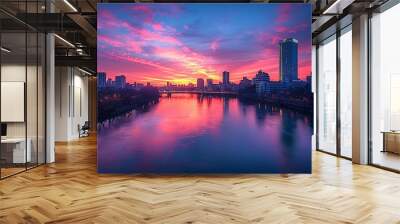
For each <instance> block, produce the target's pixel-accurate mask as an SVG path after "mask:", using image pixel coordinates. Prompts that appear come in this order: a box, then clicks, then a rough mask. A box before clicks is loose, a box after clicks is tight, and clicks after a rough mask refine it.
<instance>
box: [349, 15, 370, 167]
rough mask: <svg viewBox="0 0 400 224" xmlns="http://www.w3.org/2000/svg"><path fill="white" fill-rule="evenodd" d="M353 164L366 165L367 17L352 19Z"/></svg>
mask: <svg viewBox="0 0 400 224" xmlns="http://www.w3.org/2000/svg"><path fill="white" fill-rule="evenodd" d="M352 28H353V34H352V37H353V40H352V44H353V59H352V61H353V80H352V81H353V83H352V85H353V90H352V91H353V102H352V104H353V105H352V106H353V114H352V115H353V116H352V121H353V124H352V125H353V128H352V135H353V136H352V139H353V140H352V145H353V153H352V156H353V162H354V163H358V164H367V163H368V15H366V14H364V15H361V16H359V17H357V18H355V19H353V25H352Z"/></svg>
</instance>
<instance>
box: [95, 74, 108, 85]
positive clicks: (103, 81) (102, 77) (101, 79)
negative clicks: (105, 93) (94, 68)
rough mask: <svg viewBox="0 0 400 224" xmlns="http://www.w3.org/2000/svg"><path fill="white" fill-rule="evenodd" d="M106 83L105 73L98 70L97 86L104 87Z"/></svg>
mask: <svg viewBox="0 0 400 224" xmlns="http://www.w3.org/2000/svg"><path fill="white" fill-rule="evenodd" d="M106 84H107V75H106V73H105V72H99V73H98V74H97V86H98V87H99V88H103V87H105V86H106Z"/></svg>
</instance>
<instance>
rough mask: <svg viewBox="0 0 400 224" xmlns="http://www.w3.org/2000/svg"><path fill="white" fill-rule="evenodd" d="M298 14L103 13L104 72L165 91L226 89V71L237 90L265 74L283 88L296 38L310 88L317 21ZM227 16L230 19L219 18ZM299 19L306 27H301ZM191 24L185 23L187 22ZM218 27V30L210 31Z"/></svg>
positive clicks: (292, 10) (264, 10)
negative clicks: (284, 60) (209, 85)
mask: <svg viewBox="0 0 400 224" xmlns="http://www.w3.org/2000/svg"><path fill="white" fill-rule="evenodd" d="M222 7H223V8H222ZM243 7H246V10H244V9H243ZM296 7H297V6H296V5H290V4H278V5H274V6H272V7H271V5H268V7H267V6H264V5H260V6H257V7H254V6H253V5H242V6H235V5H223V6H221V7H218V5H217V7H216V6H215V5H213V6H210V5H208V4H202V5H196V6H195V7H194V6H193V4H185V5H179V4H164V5H161V6H155V5H144V4H138V5H135V6H129V7H113V6H107V7H106V6H105V5H100V6H99V15H100V16H99V22H98V26H99V38H98V42H99V57H98V61H99V71H104V72H106V73H107V76H108V77H110V78H114V77H115V76H117V75H120V74H123V75H125V76H126V81H127V82H129V83H134V82H140V83H148V82H150V83H151V84H152V85H155V86H165V85H166V83H167V82H170V83H173V84H186V85H187V84H189V83H192V84H196V83H197V79H199V78H201V79H204V81H205V82H207V79H212V80H213V81H214V82H217V83H218V82H223V78H222V74H223V72H224V71H228V72H229V75H228V76H229V80H230V82H233V83H236V84H237V83H239V82H240V80H241V79H242V78H243V77H244V76H247V77H250V76H253V75H254V74H256V73H257V71H258V70H263V71H265V72H266V73H268V74H269V75H270V78H271V80H274V81H276V80H279V43H280V41H282V40H283V39H286V38H295V39H296V40H298V77H299V79H302V80H305V79H306V77H307V76H309V75H310V74H311V48H310V46H311V42H310V41H311V38H310V36H309V32H308V31H309V29H310V27H309V25H307V23H304V19H307V18H308V17H309V14H308V12H304V10H296ZM221 9H223V10H224V12H225V13H224V14H222V15H223V16H221V15H220V14H219V13H220V10H221ZM248 10H250V12H252V13H248V12H247V11H248ZM166 15H170V16H166ZM163 16H164V17H163ZM292 16H293V17H294V18H299V17H300V18H303V19H302V20H294V21H293V20H290V17H292ZM183 17H184V18H185V20H184V21H182V20H181V19H179V18H183ZM139 21H140V22H139ZM296 21H299V23H298V22H296ZM210 22H213V23H212V24H214V25H213V26H207V24H208V23H210ZM302 22H303V23H304V24H302Z"/></svg>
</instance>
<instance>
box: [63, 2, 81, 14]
mask: <svg viewBox="0 0 400 224" xmlns="http://www.w3.org/2000/svg"><path fill="white" fill-rule="evenodd" d="M64 2H65V4H67V5H68V6H69V7H70V8H71V9H72V10H73V11H74V12H78V10H77V9H76V8H75V7H74V6H73V5H72V4H71V3H70V2H69V1H68V0H64Z"/></svg>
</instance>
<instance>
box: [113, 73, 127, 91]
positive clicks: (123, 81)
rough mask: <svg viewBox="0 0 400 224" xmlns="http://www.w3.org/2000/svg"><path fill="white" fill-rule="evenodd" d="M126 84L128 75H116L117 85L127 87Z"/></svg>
mask: <svg viewBox="0 0 400 224" xmlns="http://www.w3.org/2000/svg"><path fill="white" fill-rule="evenodd" d="M125 85H126V77H125V76H124V75H117V76H115V87H117V88H125Z"/></svg>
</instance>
